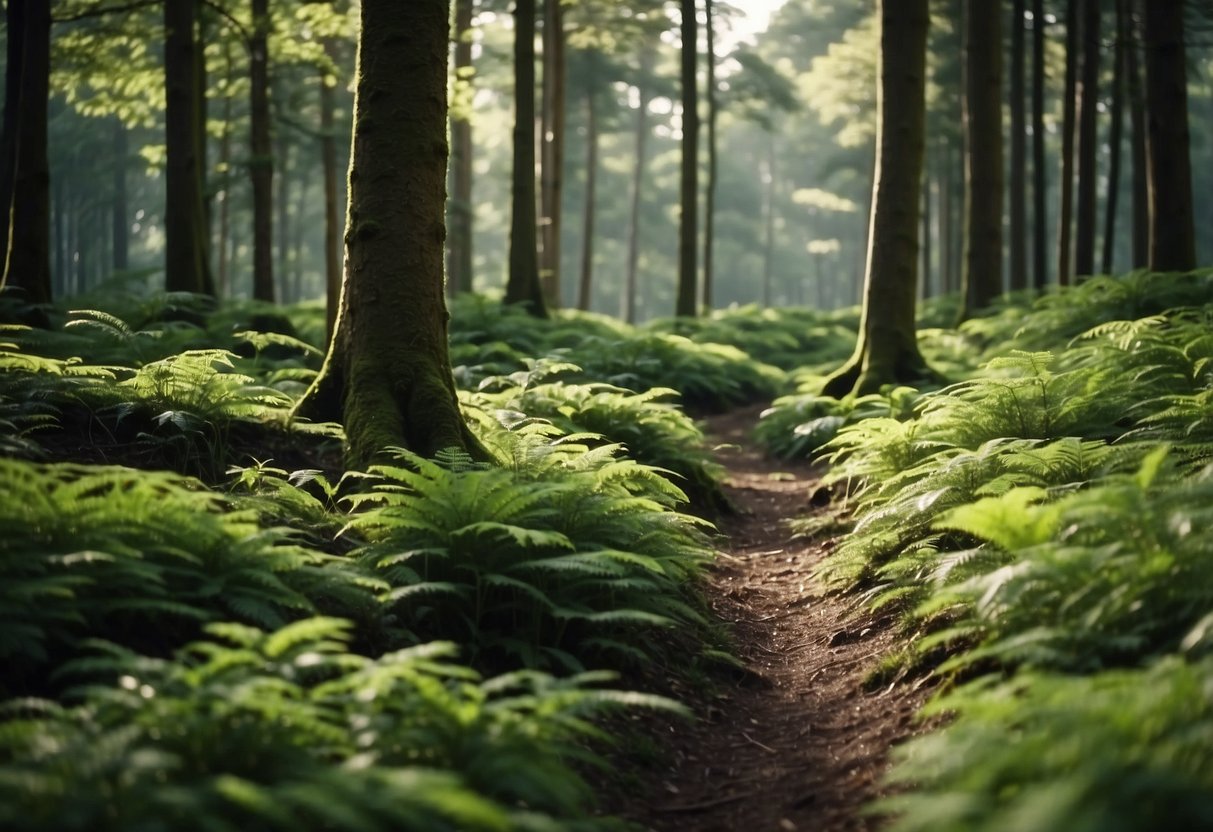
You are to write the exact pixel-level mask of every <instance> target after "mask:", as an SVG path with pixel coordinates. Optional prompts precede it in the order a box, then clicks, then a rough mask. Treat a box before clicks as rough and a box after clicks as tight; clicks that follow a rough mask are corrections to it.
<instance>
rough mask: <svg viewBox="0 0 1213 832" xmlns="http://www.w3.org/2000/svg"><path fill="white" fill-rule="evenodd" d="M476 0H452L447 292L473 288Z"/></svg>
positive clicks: (465, 290) (451, 293)
mask: <svg viewBox="0 0 1213 832" xmlns="http://www.w3.org/2000/svg"><path fill="white" fill-rule="evenodd" d="M475 5H476V4H475V0H455V78H456V79H457V84H458V85H459V87H458V88H459V89H460V91H461V96H462V100H463V106H462V109H461V111H460V112H456V113H453V114H452V118H451V199H450V202H449V204H448V206H447V210H448V212H449V213H450V225H451V229H450V234H449V235H448V236H447V284H446V288H447V294H448V295H451V296H453V295H455V294H457V293H459V292H470V291H472V223H473V218H474V214H475V209H474V206H473V204H472V121H471V84H472V77H473V73H474V70H473V67H472V18H473V16H474V15H475Z"/></svg>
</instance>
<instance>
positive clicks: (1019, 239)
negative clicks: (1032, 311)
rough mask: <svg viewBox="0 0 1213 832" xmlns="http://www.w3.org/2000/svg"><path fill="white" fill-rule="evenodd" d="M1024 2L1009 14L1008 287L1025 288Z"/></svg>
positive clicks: (1025, 123)
mask: <svg viewBox="0 0 1213 832" xmlns="http://www.w3.org/2000/svg"><path fill="white" fill-rule="evenodd" d="M1024 5H1025V0H1015V2H1014V3H1013V4H1012V14H1011V182H1010V185H1011V194H1010V196H1011V261H1010V269H1011V274H1010V287H1011V289H1026V288H1027V287H1028V263H1027V247H1028V240H1027V225H1028V208H1027V191H1028V177H1027V175H1026V173H1027V135H1026V134H1027V129H1026V128H1027V120H1026V117H1025V115H1026V114H1025V112H1024V109H1025V108H1024V64H1025V60H1024V57H1025V55H1024V53H1025V51H1026V48H1025V42H1024V41H1025V39H1024Z"/></svg>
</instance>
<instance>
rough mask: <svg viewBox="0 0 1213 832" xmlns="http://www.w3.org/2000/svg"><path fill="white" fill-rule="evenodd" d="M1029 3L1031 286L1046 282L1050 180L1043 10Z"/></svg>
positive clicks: (1037, 1) (1038, 2) (1040, 3)
mask: <svg viewBox="0 0 1213 832" xmlns="http://www.w3.org/2000/svg"><path fill="white" fill-rule="evenodd" d="M1044 6H1045V4H1044V0H1032V264H1033V265H1032V285H1033V286H1034V287H1035V288H1036V289H1038V290H1043V289H1044V288H1045V286H1046V285H1048V282H1049V260H1048V256H1049V255H1048V251H1049V243H1048V228H1049V210H1048V193H1049V177H1048V171H1047V170H1045V9H1044Z"/></svg>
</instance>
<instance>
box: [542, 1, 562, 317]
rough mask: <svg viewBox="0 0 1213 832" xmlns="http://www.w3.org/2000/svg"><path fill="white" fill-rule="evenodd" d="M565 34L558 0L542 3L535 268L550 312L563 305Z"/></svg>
mask: <svg viewBox="0 0 1213 832" xmlns="http://www.w3.org/2000/svg"><path fill="white" fill-rule="evenodd" d="M566 75H567V70H566V66H565V34H564V5H563V4H562V3H561V0H544V6H543V122H544V129H543V135H542V136H541V143H540V144H541V147H542V150H543V153H542V155H541V163H540V183H541V187H540V204H541V212H542V214H543V221H542V223H541V224H540V231H541V234H540V241H541V246H542V257H541V259H540V264H539V276H540V282H541V283H542V284H543V292H544V299H545V300H546V301H547V304H548V306H549V307H551V308H559V307H560V306H561V305H562V304H563V298H562V297H561V294H562V293H561V287H560V228H561V199H562V194H563V190H564V129H565V127H564V125H565V80H566Z"/></svg>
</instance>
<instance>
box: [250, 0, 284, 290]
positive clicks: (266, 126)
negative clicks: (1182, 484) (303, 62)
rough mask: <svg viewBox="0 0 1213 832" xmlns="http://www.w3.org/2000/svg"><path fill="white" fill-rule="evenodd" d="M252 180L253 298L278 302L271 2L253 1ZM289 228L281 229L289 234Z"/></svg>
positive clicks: (251, 49)
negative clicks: (272, 113) (270, 44)
mask: <svg viewBox="0 0 1213 832" xmlns="http://www.w3.org/2000/svg"><path fill="white" fill-rule="evenodd" d="M252 14H253V26H252V29H251V30H250V32H249V38H248V53H249V177H250V180H251V182H252V186H253V298H254V300H260V301H265V302H267V303H273V302H274V152H273V149H272V145H271V137H270V78H269V66H270V55H269V31H270V10H269V0H252ZM285 232H286V229H284V228H283V229H279V234H283V235H284V234H285Z"/></svg>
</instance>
